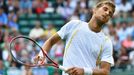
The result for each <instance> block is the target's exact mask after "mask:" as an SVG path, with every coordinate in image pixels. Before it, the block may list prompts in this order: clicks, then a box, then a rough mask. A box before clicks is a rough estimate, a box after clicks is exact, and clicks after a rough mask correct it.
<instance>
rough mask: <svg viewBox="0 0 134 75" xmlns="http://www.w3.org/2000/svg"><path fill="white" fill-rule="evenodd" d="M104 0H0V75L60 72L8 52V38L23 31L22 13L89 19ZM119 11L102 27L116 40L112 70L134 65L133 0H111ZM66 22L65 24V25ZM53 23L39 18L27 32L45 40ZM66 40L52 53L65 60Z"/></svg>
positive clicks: (52, 74)
mask: <svg viewBox="0 0 134 75" xmlns="http://www.w3.org/2000/svg"><path fill="white" fill-rule="evenodd" d="M99 1H103V0H0V75H1V74H2V75H37V74H38V75H60V74H61V72H60V71H59V70H57V69H55V68H52V67H48V68H46V67H38V68H30V67H27V66H22V65H21V66H20V64H18V63H16V62H14V61H13V59H12V58H11V56H10V54H9V42H10V41H11V39H12V38H13V37H14V36H17V35H23V34H22V33H21V32H20V31H19V29H20V26H19V23H18V20H19V17H20V16H21V15H22V14H29V15H30V14H46V13H51V14H60V15H61V17H62V18H63V19H64V21H65V22H68V21H69V20H74V19H75V20H76V19H77V20H82V21H86V22H88V21H89V20H90V18H91V16H92V8H93V7H94V6H95V5H96V3H97V2H99ZM112 1H113V2H114V3H115V4H116V11H115V14H114V16H113V17H112V19H110V21H109V22H108V23H107V24H106V25H105V26H104V27H103V31H104V33H105V34H106V35H108V36H109V37H110V38H111V39H112V42H113V49H114V52H113V56H114V60H115V65H114V66H113V67H112V68H111V71H126V70H132V69H134V0H112ZM62 26H63V25H62ZM57 31H58V30H57V27H56V25H54V24H53V23H51V24H48V25H46V26H45V27H44V26H42V24H41V22H40V21H39V20H37V21H36V23H35V25H34V27H33V28H31V30H30V32H29V34H28V35H27V36H29V37H31V38H33V39H35V40H36V41H38V43H39V44H40V45H41V46H42V45H43V43H44V42H45V41H46V40H47V39H48V38H49V37H50V36H51V35H53V34H55V33H56V32H57ZM63 52H64V41H59V42H58V43H57V44H55V45H54V46H53V47H52V50H51V51H50V53H49V55H50V56H51V58H53V59H54V60H55V61H56V62H59V63H60V64H62V56H63Z"/></svg>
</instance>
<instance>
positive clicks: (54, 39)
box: [42, 33, 61, 53]
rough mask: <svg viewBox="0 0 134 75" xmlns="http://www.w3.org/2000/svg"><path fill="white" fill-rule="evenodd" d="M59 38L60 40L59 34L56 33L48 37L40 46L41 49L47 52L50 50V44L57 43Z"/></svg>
mask: <svg viewBox="0 0 134 75" xmlns="http://www.w3.org/2000/svg"><path fill="white" fill-rule="evenodd" d="M59 40H61V38H60V36H59V35H58V34H57V33H56V34H54V35H53V36H52V37H50V38H49V39H48V40H47V41H46V42H45V43H44V44H43V46H42V48H43V50H44V51H46V52H47V53H48V52H49V51H50V49H51V48H52V46H53V45H54V44H55V43H57V42H58V41H59Z"/></svg>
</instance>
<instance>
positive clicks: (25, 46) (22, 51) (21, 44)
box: [10, 36, 67, 71]
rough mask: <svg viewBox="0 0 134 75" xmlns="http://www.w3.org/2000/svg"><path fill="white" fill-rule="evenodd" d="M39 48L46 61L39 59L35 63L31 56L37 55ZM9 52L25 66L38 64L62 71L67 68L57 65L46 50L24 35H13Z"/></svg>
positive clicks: (36, 65)
mask: <svg viewBox="0 0 134 75" xmlns="http://www.w3.org/2000/svg"><path fill="white" fill-rule="evenodd" d="M40 50H41V52H42V54H43V57H45V59H46V61H48V62H44V61H43V60H42V61H39V62H38V63H35V61H34V60H33V58H34V57H35V56H37V54H39V53H40ZM10 54H11V56H12V58H13V59H14V60H15V61H16V62H18V63H20V64H22V65H26V66H30V67H38V66H45V67H47V66H53V67H55V68H58V69H61V70H63V71H66V70H67V69H66V68H64V67H63V66H61V65H59V64H58V63H56V62H55V61H53V60H52V59H51V58H50V57H49V56H48V55H47V53H46V52H44V51H43V49H42V48H41V46H40V45H39V44H38V43H37V42H36V41H35V40H33V39H31V38H29V37H26V36H17V37H14V38H13V39H12V40H11V42H10Z"/></svg>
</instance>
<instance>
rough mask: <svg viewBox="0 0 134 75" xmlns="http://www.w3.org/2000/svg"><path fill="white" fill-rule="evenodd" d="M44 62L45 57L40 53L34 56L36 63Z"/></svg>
mask: <svg viewBox="0 0 134 75" xmlns="http://www.w3.org/2000/svg"><path fill="white" fill-rule="evenodd" d="M44 62H45V58H44V57H40V56H38V55H37V56H35V57H34V64H44Z"/></svg>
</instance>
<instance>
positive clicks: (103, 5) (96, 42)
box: [43, 1, 115, 75]
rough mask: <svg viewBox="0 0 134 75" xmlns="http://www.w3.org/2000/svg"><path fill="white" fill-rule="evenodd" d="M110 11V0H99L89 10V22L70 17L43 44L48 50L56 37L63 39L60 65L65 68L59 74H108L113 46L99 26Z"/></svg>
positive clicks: (112, 12) (108, 16) (112, 9)
mask: <svg viewBox="0 0 134 75" xmlns="http://www.w3.org/2000/svg"><path fill="white" fill-rule="evenodd" d="M114 11H115V5H114V3H113V2H111V1H103V2H100V3H98V4H97V5H96V7H95V8H94V9H93V15H92V18H91V19H90V21H89V22H83V21H80V20H71V21H70V22H68V23H67V24H65V25H64V26H63V27H62V28H61V29H60V30H59V31H58V32H57V33H56V34H55V35H53V36H52V37H50V38H49V39H48V40H47V41H46V42H45V43H44V45H43V49H44V51H46V52H49V50H50V49H51V47H52V46H53V45H54V44H55V43H57V42H58V41H59V40H63V39H64V40H65V41H66V47H65V52H64V57H63V66H64V67H65V68H67V71H66V72H63V75H68V74H69V75H108V74H109V72H110V67H111V65H114V60H113V56H112V52H113V46H112V42H111V40H110V39H109V38H108V37H107V36H106V35H105V34H104V33H103V31H102V27H103V25H104V24H105V23H106V22H108V20H109V19H110V18H111V17H112V16H113V14H114ZM98 60H100V61H99V62H100V63H99V62H98ZM98 65H99V67H98Z"/></svg>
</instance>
